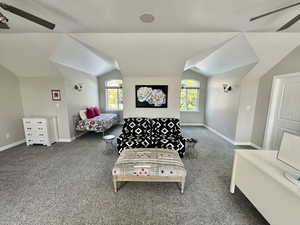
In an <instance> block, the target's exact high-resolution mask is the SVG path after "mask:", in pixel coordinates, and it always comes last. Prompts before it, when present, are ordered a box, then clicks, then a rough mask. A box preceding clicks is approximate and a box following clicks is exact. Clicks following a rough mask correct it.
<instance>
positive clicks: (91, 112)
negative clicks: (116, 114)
mask: <svg viewBox="0 0 300 225" xmlns="http://www.w3.org/2000/svg"><path fill="white" fill-rule="evenodd" d="M86 117H87V118H88V119H92V118H94V117H95V112H94V108H92V107H91V108H86Z"/></svg>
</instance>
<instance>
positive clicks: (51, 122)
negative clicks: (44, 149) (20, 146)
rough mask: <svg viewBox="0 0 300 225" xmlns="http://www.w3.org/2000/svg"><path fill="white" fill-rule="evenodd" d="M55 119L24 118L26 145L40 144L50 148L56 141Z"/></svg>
mask: <svg viewBox="0 0 300 225" xmlns="http://www.w3.org/2000/svg"><path fill="white" fill-rule="evenodd" d="M56 124H57V123H56V118H55V117H40V118H37V117H31V118H24V119H23V125H24V132H25V138H26V144H27V145H33V144H41V145H47V146H51V144H53V143H54V142H56V141H57V138H58V137H57V125H56Z"/></svg>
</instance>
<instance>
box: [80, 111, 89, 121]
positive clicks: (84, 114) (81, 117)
mask: <svg viewBox="0 0 300 225" xmlns="http://www.w3.org/2000/svg"><path fill="white" fill-rule="evenodd" d="M79 116H80V119H82V120H86V119H87V116H86V110H80V111H79Z"/></svg>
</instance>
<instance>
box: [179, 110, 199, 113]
mask: <svg viewBox="0 0 300 225" xmlns="http://www.w3.org/2000/svg"><path fill="white" fill-rule="evenodd" d="M180 112H181V113H199V112H200V110H194V111H192V110H183V111H180Z"/></svg>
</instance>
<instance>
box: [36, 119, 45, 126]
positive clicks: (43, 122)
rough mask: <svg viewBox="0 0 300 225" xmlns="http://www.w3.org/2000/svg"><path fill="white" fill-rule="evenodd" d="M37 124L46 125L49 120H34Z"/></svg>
mask: <svg viewBox="0 0 300 225" xmlns="http://www.w3.org/2000/svg"><path fill="white" fill-rule="evenodd" d="M34 123H35V125H37V126H43V125H44V126H45V125H46V124H47V121H46V120H44V119H36V120H34Z"/></svg>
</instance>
